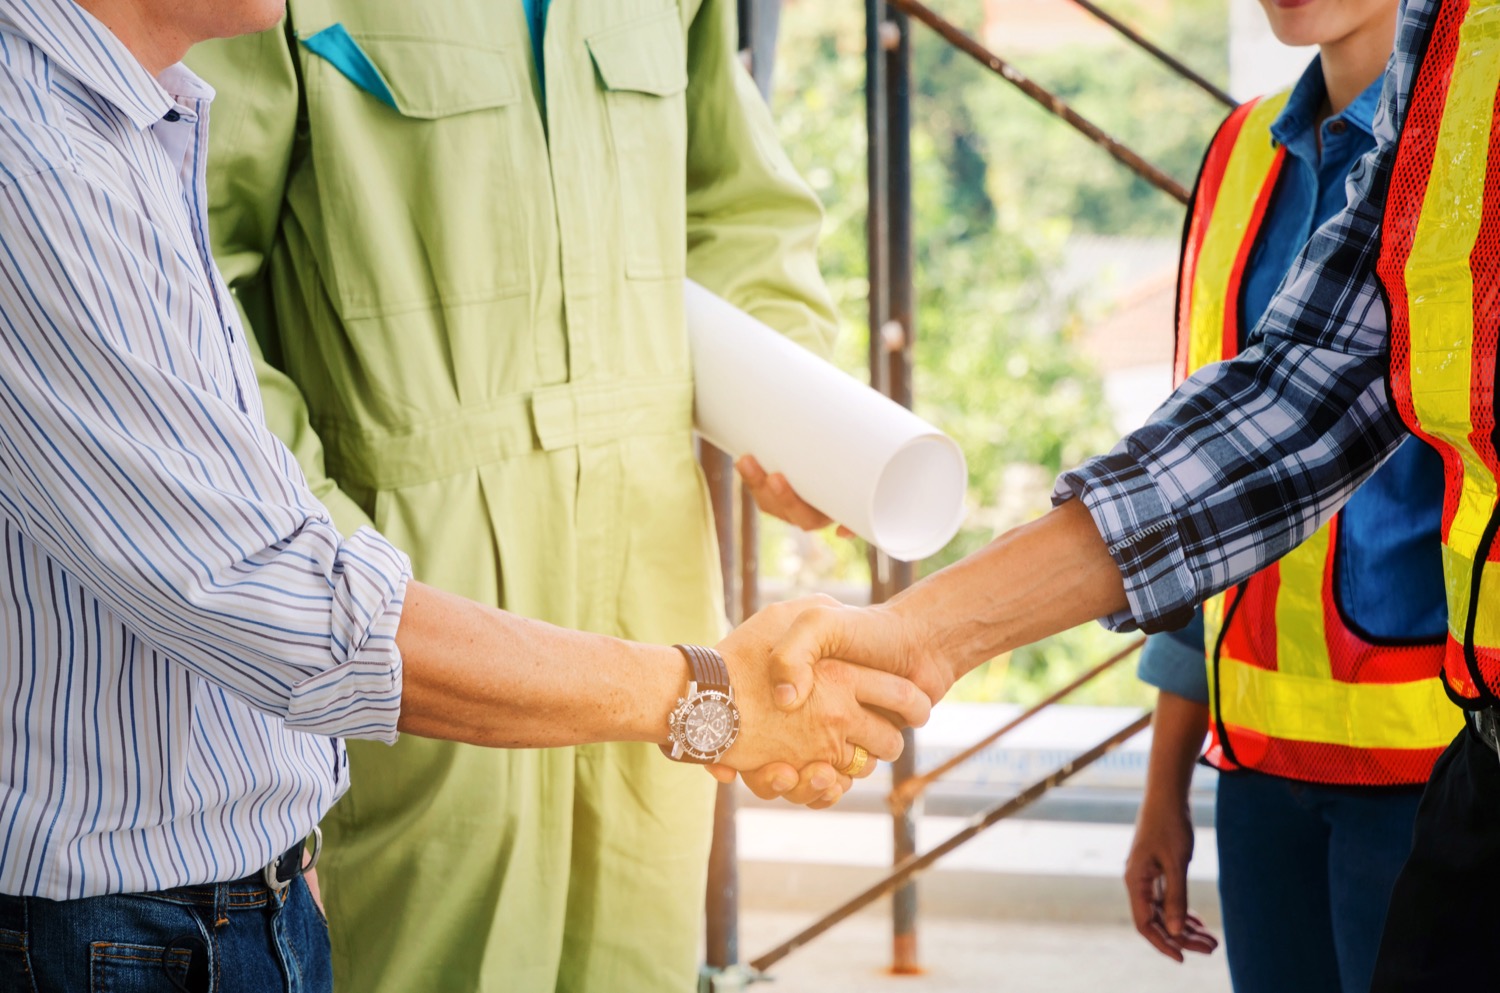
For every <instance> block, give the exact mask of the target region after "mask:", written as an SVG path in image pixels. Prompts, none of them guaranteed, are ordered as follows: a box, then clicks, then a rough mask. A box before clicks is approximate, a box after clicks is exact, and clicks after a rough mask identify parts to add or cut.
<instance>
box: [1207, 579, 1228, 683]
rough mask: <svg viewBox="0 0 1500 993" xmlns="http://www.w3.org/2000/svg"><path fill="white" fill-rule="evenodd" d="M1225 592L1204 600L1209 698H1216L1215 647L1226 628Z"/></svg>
mask: <svg viewBox="0 0 1500 993" xmlns="http://www.w3.org/2000/svg"><path fill="white" fill-rule="evenodd" d="M1225 599H1226V598H1225V595H1224V594H1223V593H1219V594H1216V595H1214V596H1211V597H1209V598H1208V599H1207V600H1204V601H1203V651H1204V660H1205V663H1206V664H1207V666H1208V699H1209V700H1210V702H1211V701H1212V700H1213V699H1214V649H1215V648H1216V647H1217V646H1218V644H1219V632H1220V631H1223V630H1224V602H1225Z"/></svg>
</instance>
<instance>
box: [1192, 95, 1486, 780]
mask: <svg viewBox="0 0 1500 993" xmlns="http://www.w3.org/2000/svg"><path fill="white" fill-rule="evenodd" d="M1288 95H1289V94H1288V93H1286V92H1283V93H1279V94H1276V95H1275V96H1270V97H1264V98H1262V99H1260V100H1255V101H1252V102H1250V103H1248V104H1244V105H1242V106H1240V107H1239V108H1238V109H1236V110H1235V111H1234V113H1232V114H1231V115H1230V116H1229V119H1228V120H1226V121H1225V123H1224V126H1223V127H1222V128H1220V130H1219V133H1218V135H1216V136H1215V138H1214V141H1213V144H1212V145H1210V146H1209V151H1208V155H1207V156H1206V158H1205V160H1204V164H1203V170H1202V172H1201V173H1200V175H1199V180H1198V190H1197V193H1196V195H1195V197H1194V202H1193V212H1192V215H1191V217H1190V220H1189V223H1188V228H1187V234H1186V237H1185V243H1184V246H1183V255H1182V267H1181V271H1180V276H1179V285H1178V307H1177V314H1178V327H1177V363H1176V373H1177V379H1178V381H1179V382H1180V381H1181V380H1182V379H1185V378H1186V377H1187V376H1190V375H1192V374H1193V373H1194V372H1196V371H1197V370H1198V369H1201V368H1203V367H1204V366H1206V365H1209V364H1211V363H1213V362H1218V361H1220V360H1222V359H1228V358H1232V357H1233V356H1234V355H1236V354H1237V353H1238V352H1239V349H1240V342H1241V338H1242V331H1243V330H1244V329H1242V328H1241V323H1240V322H1241V317H1242V311H1243V305H1242V284H1243V277H1244V273H1245V266H1246V264H1247V262H1248V260H1249V258H1250V255H1251V252H1252V251H1253V249H1254V247H1255V242H1256V238H1257V237H1258V236H1259V234H1260V231H1261V228H1262V225H1263V222H1264V220H1265V217H1266V212H1267V210H1268V209H1269V208H1270V205H1271V201H1272V199H1273V197H1274V196H1275V194H1276V183H1277V179H1278V177H1279V176H1280V172H1281V168H1282V165H1283V163H1284V161H1285V158H1286V152H1285V150H1284V149H1282V148H1281V147H1280V146H1278V145H1276V144H1274V143H1273V141H1272V139H1271V124H1272V122H1273V121H1275V119H1276V117H1277V115H1278V114H1280V113H1281V110H1282V108H1283V107H1284V106H1285V105H1286V101H1287V97H1288ZM1338 535H1339V520H1338V518H1334V520H1332V521H1330V522H1329V523H1328V524H1327V525H1325V526H1324V527H1323V528H1322V529H1321V530H1319V531H1318V532H1317V533H1315V534H1314V535H1313V536H1312V537H1310V538H1309V539H1308V540H1307V541H1306V542H1304V543H1303V544H1302V545H1301V546H1299V547H1298V548H1296V549H1294V550H1293V551H1292V552H1291V553H1289V554H1288V555H1286V556H1285V557H1284V558H1282V559H1281V561H1279V562H1277V563H1275V564H1274V565H1271V566H1268V567H1267V568H1265V569H1263V570H1261V571H1260V572H1258V573H1256V574H1255V575H1254V576H1252V577H1250V579H1249V580H1247V581H1246V582H1244V583H1243V584H1241V585H1240V586H1238V587H1236V588H1235V589H1232V590H1230V591H1229V592H1227V593H1225V594H1222V595H1220V596H1216V597H1213V598H1212V599H1210V600H1209V601H1207V602H1206V603H1205V604H1204V606H1203V613H1204V631H1205V644H1206V646H1207V649H1208V651H1207V655H1208V674H1209V700H1210V704H1211V707H1212V710H1213V717H1214V720H1213V722H1212V735H1213V738H1212V741H1211V743H1210V748H1209V753H1208V759H1209V761H1210V762H1212V763H1213V764H1214V765H1216V766H1218V767H1219V768H1221V769H1235V768H1249V769H1257V770H1260V771H1262V772H1266V773H1271V774H1273V775H1277V776H1283V777H1286V778H1288V779H1298V780H1304V781H1311V782H1318V783H1336V784H1348V785H1366V786H1390V785H1398V784H1409V783H1420V782H1424V781H1426V779H1427V777H1428V774H1429V773H1430V772H1431V771H1432V764H1433V762H1435V761H1436V760H1437V757H1438V755H1439V754H1440V753H1441V752H1442V750H1443V748H1444V747H1446V746H1447V744H1448V742H1449V741H1451V740H1452V738H1453V735H1454V734H1456V733H1457V731H1458V729H1459V727H1460V726H1461V724H1462V720H1461V718H1460V716H1459V714H1458V712H1457V711H1456V710H1455V709H1454V708H1453V706H1452V705H1451V704H1450V703H1449V702H1448V700H1447V698H1446V695H1445V694H1444V692H1443V688H1442V680H1441V679H1440V678H1439V672H1440V671H1441V668H1442V660H1443V646H1442V643H1441V641H1433V642H1431V643H1427V644H1399V645H1397V644H1376V643H1373V642H1370V641H1367V640H1366V639H1365V638H1364V637H1363V636H1361V635H1360V634H1358V633H1356V632H1355V631H1354V630H1353V629H1352V628H1351V626H1350V625H1349V624H1347V623H1346V622H1345V619H1344V616H1343V614H1342V612H1341V610H1340V608H1339V605H1338V602H1337V598H1336V596H1335V592H1334V589H1335V587H1334V577H1335V572H1334V570H1335V552H1336V549H1337V546H1338Z"/></svg>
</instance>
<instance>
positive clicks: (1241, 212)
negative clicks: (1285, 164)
mask: <svg viewBox="0 0 1500 993" xmlns="http://www.w3.org/2000/svg"><path fill="white" fill-rule="evenodd" d="M1288 95H1289V91H1288V92H1283V93H1277V94H1275V95H1274V96H1269V97H1266V98H1265V99H1263V100H1261V101H1260V102H1259V103H1257V104H1256V105H1255V107H1254V108H1253V109H1252V110H1251V111H1250V113H1249V114H1247V115H1246V116H1245V122H1244V124H1243V125H1242V126H1241V127H1240V132H1239V135H1238V137H1237V138H1236V140H1235V143H1234V148H1233V149H1231V150H1230V153H1229V162H1228V163H1227V164H1226V165H1225V167H1224V181H1223V183H1222V184H1220V186H1219V193H1218V196H1217V197H1216V198H1215V199H1214V208H1213V213H1212V214H1211V215H1210V216H1209V219H1208V227H1207V229H1205V230H1204V232H1203V244H1202V246H1201V247H1200V249H1199V251H1198V264H1197V268H1196V269H1195V270H1194V276H1193V295H1192V303H1191V307H1192V311H1191V320H1190V325H1189V326H1190V328H1191V330H1192V337H1191V339H1190V341H1189V342H1188V370H1187V371H1188V375H1192V374H1193V373H1195V372H1197V371H1198V370H1199V369H1202V368H1203V367H1204V366H1206V365H1209V364H1211V363H1214V362H1218V361H1219V360H1220V359H1222V358H1223V357H1224V313H1225V308H1226V307H1227V306H1229V299H1228V298H1229V280H1230V277H1231V276H1232V275H1233V274H1234V262H1235V259H1236V258H1237V257H1238V255H1239V251H1240V245H1241V244H1242V243H1243V242H1244V240H1245V237H1246V234H1247V232H1248V231H1249V228H1250V221H1251V219H1252V218H1253V217H1254V215H1255V203H1256V200H1257V199H1258V198H1259V196H1260V190H1261V187H1262V186H1264V185H1265V182H1266V176H1267V175H1268V174H1269V173H1270V171H1271V166H1272V165H1273V164H1274V163H1275V161H1276V147H1275V146H1274V145H1273V144H1272V143H1271V123H1272V122H1273V121H1275V120H1276V115H1278V114H1280V113H1281V109H1282V108H1283V107H1285V106H1286V101H1287V97H1288Z"/></svg>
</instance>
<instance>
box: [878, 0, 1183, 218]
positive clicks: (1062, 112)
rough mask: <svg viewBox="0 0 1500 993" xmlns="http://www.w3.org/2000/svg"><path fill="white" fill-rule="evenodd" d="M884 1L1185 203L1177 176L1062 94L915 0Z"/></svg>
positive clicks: (1160, 188) (1179, 201)
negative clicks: (1112, 134) (1070, 103)
mask: <svg viewBox="0 0 1500 993" xmlns="http://www.w3.org/2000/svg"><path fill="white" fill-rule="evenodd" d="M887 3H888V4H889V5H890V6H891V7H894V8H895V9H897V10H899V11H901V12H902V13H904V14H907V15H909V16H911V17H914V18H916V19H917V20H919V21H921V22H922V23H923V24H925V25H927V26H928V27H929V28H931V29H932V30H934V31H936V32H937V33H938V34H939V35H941V36H942V37H943V38H944V39H945V40H946V41H947V42H948V44H950V45H952V46H953V47H954V48H956V49H958V50H959V51H961V52H963V53H964V54H965V55H968V56H969V57H970V58H972V59H974V60H975V61H976V62H978V63H979V64H980V65H983V66H985V67H986V68H988V69H989V70H990V71H992V72H994V73H995V74H996V75H998V76H1000V78H1002V79H1004V80H1005V81H1006V82H1008V83H1010V84H1011V85H1012V86H1014V87H1016V88H1017V89H1019V90H1020V91H1021V92H1022V93H1024V94H1026V95H1027V96H1028V97H1030V98H1031V99H1032V100H1034V101H1036V102H1037V103H1038V104H1040V105H1041V106H1042V108H1043V109H1045V110H1046V111H1047V112H1048V113H1050V114H1053V115H1055V116H1057V117H1060V118H1062V119H1063V120H1064V121H1066V122H1067V123H1068V124H1069V125H1071V126H1072V127H1073V129H1074V130H1076V131H1078V132H1079V133H1080V134H1082V135H1083V136H1084V137H1085V138H1087V139H1088V140H1089V141H1091V142H1093V143H1094V144H1095V145H1098V146H1099V147H1100V148H1102V149H1104V151H1106V152H1108V153H1109V154H1110V155H1111V156H1113V157H1114V159H1115V161H1117V162H1119V163H1120V164H1121V165H1123V166H1125V167H1126V168H1127V169H1129V170H1130V171H1132V172H1134V173H1135V174H1136V175H1137V176H1140V177H1141V178H1142V179H1144V180H1145V181H1146V182H1148V183H1150V184H1151V185H1152V186H1154V187H1156V188H1157V189H1159V190H1161V191H1162V192H1163V193H1165V194H1167V195H1168V196H1170V197H1172V198H1173V199H1175V200H1176V201H1177V202H1178V203H1180V204H1183V205H1184V206H1186V205H1187V203H1188V201H1189V200H1190V199H1191V198H1192V196H1191V194H1190V193H1189V192H1188V190H1187V188H1186V187H1184V186H1183V185H1182V184H1181V183H1179V182H1177V180H1175V179H1173V178H1172V177H1171V176H1169V175H1167V174H1166V173H1165V172H1163V171H1162V170H1160V169H1158V168H1157V167H1156V166H1154V165H1152V164H1151V163H1149V162H1147V161H1146V160H1145V159H1143V158H1141V156H1140V155H1138V154H1137V153H1136V152H1134V151H1133V150H1131V149H1130V148H1129V147H1128V146H1126V145H1124V144H1122V143H1120V142H1118V141H1116V140H1115V139H1114V138H1111V137H1110V136H1109V135H1108V134H1106V133H1105V131H1104V129H1102V128H1100V127H1099V126H1098V125H1097V124H1094V123H1093V122H1092V121H1090V120H1089V119H1088V118H1086V117H1084V116H1083V115H1082V114H1080V113H1078V111H1076V110H1074V109H1073V108H1072V107H1070V106H1068V104H1067V103H1066V102H1065V101H1064V100H1063V99H1062V98H1061V97H1059V96H1057V95H1056V94H1054V93H1052V92H1051V91H1049V90H1047V89H1045V88H1043V87H1042V86H1040V85H1039V84H1037V83H1036V82H1034V81H1033V80H1032V79H1030V78H1029V77H1028V76H1027V75H1026V74H1025V73H1023V72H1021V71H1020V70H1019V69H1017V68H1016V67H1015V66H1013V65H1011V64H1010V63H1009V62H1006V61H1005V60H1004V59H1002V58H1001V57H1000V56H998V55H996V54H995V53H994V52H992V51H990V50H989V49H988V48H985V47H984V46H983V45H981V44H980V43H979V42H977V41H975V40H974V39H973V38H970V37H969V36H968V35H967V34H965V33H964V32H963V31H962V30H961V29H960V28H959V27H957V26H956V25H954V24H953V23H952V22H950V21H948V20H945V19H944V18H943V17H942V16H941V15H939V14H937V13H935V12H934V11H933V10H932V9H931V8H929V7H927V6H925V5H924V4H921V3H918V2H917V0H887Z"/></svg>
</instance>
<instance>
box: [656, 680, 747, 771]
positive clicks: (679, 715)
mask: <svg viewBox="0 0 1500 993" xmlns="http://www.w3.org/2000/svg"><path fill="white" fill-rule="evenodd" d="M671 727H672V740H673V741H675V742H677V743H678V744H679V745H680V746H681V747H682V749H683V751H685V752H686V753H687V755H688V756H689V757H691V758H693V759H696V760H698V761H700V762H712V761H717V760H718V758H719V756H720V755H722V754H723V753H724V752H725V751H726V750H728V748H729V746H730V745H732V744H734V739H735V738H736V737H738V736H739V733H740V713H739V710H738V709H737V708H736V707H735V705H734V702H733V701H732V700H731V699H730V697H729V696H728V694H725V693H721V692H719V691H718V690H703V691H700V692H698V693H695V694H694V695H693V696H691V697H689V698H688V699H686V700H683V701H682V702H681V704H680V706H678V708H677V710H675V711H674V712H673V713H672V719H671Z"/></svg>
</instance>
